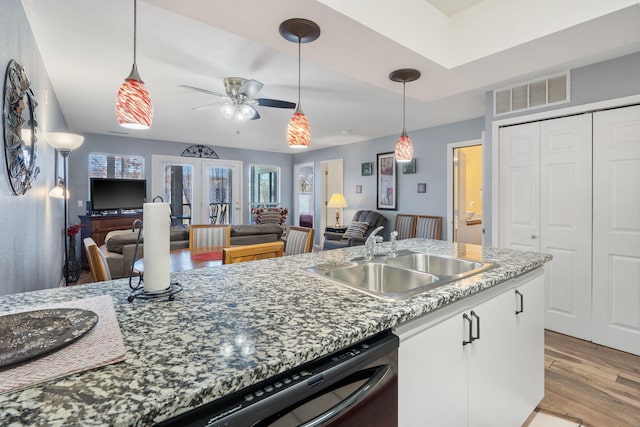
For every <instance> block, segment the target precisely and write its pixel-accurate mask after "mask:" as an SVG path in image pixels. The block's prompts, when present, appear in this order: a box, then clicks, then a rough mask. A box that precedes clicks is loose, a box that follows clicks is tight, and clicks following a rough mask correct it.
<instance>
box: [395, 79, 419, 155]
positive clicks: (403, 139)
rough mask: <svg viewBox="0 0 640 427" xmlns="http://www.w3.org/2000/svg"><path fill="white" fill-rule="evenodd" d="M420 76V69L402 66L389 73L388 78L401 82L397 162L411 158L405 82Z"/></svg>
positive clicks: (411, 148) (411, 145) (411, 146)
mask: <svg viewBox="0 0 640 427" xmlns="http://www.w3.org/2000/svg"><path fill="white" fill-rule="evenodd" d="M419 78H420V71H418V70H414V69H412V68H403V69H401V70H396V71H393V72H392V73H391V74H389V79H390V80H392V81H394V82H402V134H401V135H400V138H398V141H397V142H396V149H395V155H396V161H397V162H410V161H411V159H413V143H412V142H411V139H410V138H409V135H407V130H406V126H405V119H406V93H405V87H406V84H407V82H412V81H414V80H418V79H419Z"/></svg>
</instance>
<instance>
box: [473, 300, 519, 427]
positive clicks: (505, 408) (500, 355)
mask: <svg viewBox="0 0 640 427" xmlns="http://www.w3.org/2000/svg"><path fill="white" fill-rule="evenodd" d="M513 306H514V304H513V291H512V290H510V291H507V292H504V293H502V294H500V295H498V296H496V297H494V298H492V299H490V300H488V301H486V302H483V303H481V304H478V305H477V306H475V307H474V308H473V309H472V310H471V311H468V312H467V313H468V314H469V315H470V317H471V318H473V319H474V321H473V322H474V324H473V333H474V336H476V333H477V332H478V331H479V338H478V339H475V340H474V341H473V342H472V343H471V344H469V345H467V346H465V350H466V351H467V352H468V354H467V356H468V358H467V360H468V364H469V423H468V425H469V426H486V427H500V426H505V427H513V426H515V425H521V424H522V421H521V420H520V417H519V416H518V413H517V412H515V410H514V408H513V407H512V406H511V405H510V401H511V398H512V394H513V387H512V385H511V384H512V380H513V379H512V378H511V372H510V369H509V366H510V365H509V361H510V360H511V359H512V358H513V357H514V354H513V344H514V343H513V337H514V336H515V334H516V331H515V321H514V312H513ZM478 318H479V321H478ZM478 323H479V325H478ZM465 336H466V334H465ZM525 418H526V417H525Z"/></svg>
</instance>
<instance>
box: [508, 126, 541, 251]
mask: <svg viewBox="0 0 640 427" xmlns="http://www.w3.org/2000/svg"><path fill="white" fill-rule="evenodd" d="M539 205H540V125H539V124H538V123H530V124H524V125H518V126H509V127H505V128H501V129H500V225H499V227H500V232H499V235H500V242H499V244H500V247H501V248H509V249H519V250H524V251H534V252H538V251H540V240H539V238H538V237H539V234H540V210H539Z"/></svg>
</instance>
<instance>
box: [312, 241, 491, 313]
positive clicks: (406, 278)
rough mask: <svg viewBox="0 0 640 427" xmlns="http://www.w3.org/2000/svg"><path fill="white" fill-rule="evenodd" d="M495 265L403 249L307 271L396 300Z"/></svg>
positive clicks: (320, 266)
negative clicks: (366, 259)
mask: <svg viewBox="0 0 640 427" xmlns="http://www.w3.org/2000/svg"><path fill="white" fill-rule="evenodd" d="M358 261H360V260H358ZM494 266H495V264H492V263H486V262H479V261H473V260H467V259H462V258H449V257H444V256H437V255H431V254H426V253H420V252H414V251H409V250H403V251H399V252H398V254H397V256H396V257H380V256H376V257H375V258H374V259H373V260H370V261H362V262H346V263H341V264H320V265H316V266H315V267H310V268H306V269H305V270H306V271H309V272H311V273H315V274H318V275H320V276H322V277H325V278H327V279H331V280H333V281H335V282H336V283H339V284H341V285H343V286H347V287H349V288H352V289H355V290H358V291H361V292H364V293H367V294H369V295H373V296H375V297H378V298H382V299H385V300H392V301H397V300H401V299H404V298H408V297H410V296H413V295H417V294H419V293H422V292H426V291H429V290H432V289H435V288H437V287H439V286H442V285H444V284H446V283H449V282H453V281H455V280H460V279H462V278H465V277H468V276H471V275H474V274H477V273H480V272H482V271H485V270H488V269H490V268H492V267H494Z"/></svg>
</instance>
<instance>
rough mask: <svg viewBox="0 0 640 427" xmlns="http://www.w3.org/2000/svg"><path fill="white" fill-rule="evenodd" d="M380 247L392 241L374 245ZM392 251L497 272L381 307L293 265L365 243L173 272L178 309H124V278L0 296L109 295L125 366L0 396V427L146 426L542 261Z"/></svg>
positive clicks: (529, 256)
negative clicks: (476, 263)
mask: <svg viewBox="0 0 640 427" xmlns="http://www.w3.org/2000/svg"><path fill="white" fill-rule="evenodd" d="M378 246H379V247H378V251H382V252H384V251H387V250H388V249H389V243H388V242H385V243H383V244H380V245H378ZM398 249H413V250H417V251H421V252H428V253H433V254H441V255H449V256H457V257H462V258H468V259H474V260H481V261H486V262H493V263H497V264H499V266H498V267H497V268H494V269H491V270H488V271H486V272H483V273H480V274H478V275H475V276H472V277H469V278H467V279H463V280H459V281H457V282H452V283H449V284H446V285H444V286H442V287H439V288H437V289H435V290H433V291H430V292H427V293H424V294H421V295H417V296H415V297H412V298H409V299H406V300H403V301H399V302H388V301H383V300H381V299H378V298H374V297H371V296H368V295H365V294H363V293H361V292H357V291H354V290H350V289H348V288H346V287H343V286H340V285H338V284H335V283H334V282H332V281H329V280H326V279H323V278H321V277H318V276H315V275H312V274H310V273H307V272H305V271H303V270H301V268H305V267H311V266H314V265H316V264H320V263H327V262H341V261H344V260H346V259H350V258H352V257H354V256H359V255H362V251H363V247H362V246H359V247H352V248H346V249H336V250H332V251H324V252H319V253H313V254H304V255H295V256H286V257H282V258H276V259H269V260H262V261H255V262H248V263H240V264H232V265H226V266H221V267H213V268H207V269H199V270H192V271H188V272H182V273H172V280H178V281H179V282H180V283H181V284H182V285H183V286H184V290H183V291H182V292H181V293H179V294H178V295H177V297H176V299H175V301H165V300H162V301H150V300H135V301H133V302H131V303H129V302H127V297H128V295H129V287H128V280H127V279H119V280H114V281H111V282H101V283H92V284H88V285H79V286H71V287H67V288H60V289H48V290H42V291H35V292H28V293H22V294H13V295H6V296H1V297H0V312H5V311H11V310H17V309H20V308H23V307H28V306H33V305H38V304H42V303H49V302H63V301H69V300H74V299H80V298H87V297H92V296H98V295H110V296H111V297H112V298H113V302H114V305H115V310H116V315H117V318H118V321H119V323H120V328H121V330H122V334H123V336H124V342H125V346H126V348H127V354H128V357H127V359H126V360H125V361H124V362H120V363H117V364H113V365H109V366H105V367H102V368H98V369H93V370H91V371H87V372H83V373H79V374H73V375H70V376H67V377H65V378H62V379H60V380H54V381H50V382H47V383H43V384H40V385H36V386H33V387H31V388H28V389H25V390H22V391H14V392H10V393H6V394H2V395H0V424H2V425H7V424H10V425H29V426H33V425H43V424H46V425H48V426H56V425H83V426H103V425H151V424H153V423H154V422H157V421H161V420H163V419H166V418H169V417H171V416H173V415H176V414H177V413H179V412H182V411H183V410H184V409H185V408H193V407H196V406H198V405H200V404H203V403H206V402H210V401H212V400H215V399H217V398H219V397H221V396H224V395H226V394H228V393H230V392H233V391H236V390H240V389H242V388H244V387H246V386H248V385H251V384H253V383H256V382H259V381H261V380H264V379H266V378H269V377H271V376H273V375H276V374H278V373H280V372H283V371H285V370H287V369H290V368H293V367H295V366H297V365H300V364H302V363H305V362H307V361H310V360H313V359H316V358H318V357H320V356H323V355H326V354H329V353H331V352H333V351H335V350H339V349H341V348H344V347H347V346H349V345H351V344H353V343H355V342H357V341H359V340H361V339H364V338H366V337H368V336H371V335H373V334H375V333H377V332H380V331H383V330H385V329H389V328H392V327H394V326H397V325H398V324H400V323H403V322H406V321H408V320H410V319H413V318H415V317H418V316H420V315H422V314H424V313H426V312H429V311H432V310H434V309H437V308H439V307H441V306H443V305H446V304H449V303H451V302H454V301H457V300H459V299H461V298H463V297H465V296H468V295H470V294H473V293H476V292H478V291H481V290H483V289H486V288H489V287H491V286H493V285H496V284H498V283H501V282H503V281H505V280H507V279H509V278H512V277H515V276H517V275H520V274H523V273H525V272H527V271H530V270H533V269H535V268H537V267H540V266H541V265H542V264H543V263H545V262H547V261H549V260H551V256H550V255H545V254H538V253H531V252H519V251H511V250H502V249H493V248H483V247H481V246H476V245H466V244H454V243H451V242H443V241H435V240H425V239H411V240H402V241H399V242H398Z"/></svg>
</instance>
